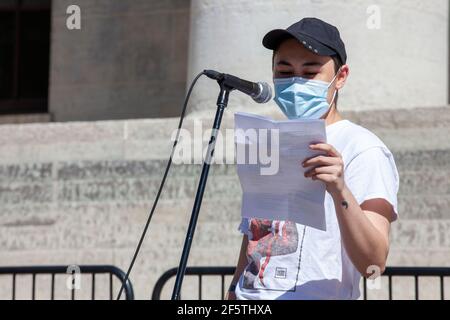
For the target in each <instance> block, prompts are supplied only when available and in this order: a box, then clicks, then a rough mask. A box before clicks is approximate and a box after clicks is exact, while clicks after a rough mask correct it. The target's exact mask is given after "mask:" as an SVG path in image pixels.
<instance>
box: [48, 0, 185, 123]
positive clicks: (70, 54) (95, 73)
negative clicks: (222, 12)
mask: <svg viewBox="0 0 450 320" xmlns="http://www.w3.org/2000/svg"><path fill="white" fill-rule="evenodd" d="M72 4H77V5H78V6H79V7H80V8H81V30H68V29H67V27H66V19H67V18H68V16H69V15H67V14H66V9H67V7H68V6H69V5H72ZM189 6H190V1H188V0H170V1H167V0H166V1H159V0H132V1H123V0H101V1H91V0H77V1H75V2H74V1H70V0H57V1H53V5H52V35H51V65H50V97H49V111H50V113H51V114H52V117H53V120H55V121H79V120H81V121H83V120H111V119H130V118H150V117H153V118H155V117H170V116H175V115H177V114H178V109H179V105H180V104H181V102H182V101H183V97H184V93H185V87H186V72H187V47H188V41H189V40H188V39H189Z"/></svg>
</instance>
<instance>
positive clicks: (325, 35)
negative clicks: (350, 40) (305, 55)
mask: <svg viewBox="0 0 450 320" xmlns="http://www.w3.org/2000/svg"><path fill="white" fill-rule="evenodd" d="M289 38H294V39H297V40H298V41H300V43H301V44H303V46H304V47H305V48H306V49H308V50H311V51H312V52H314V53H316V54H318V55H321V56H337V57H338V59H339V60H340V62H341V63H342V64H345V63H346V61H347V53H346V52H345V45H344V42H343V41H342V39H341V36H340V34H339V30H338V29H337V28H336V27H335V26H333V25H331V24H329V23H326V22H325V21H322V20H320V19H317V18H303V19H302V20H300V21H299V22H296V23H294V24H293V25H292V26H290V27H289V28H287V29H286V30H284V29H275V30H272V31H270V32H269V33H267V34H266V35H265V36H264V39H263V41H262V43H263V46H264V47H266V48H267V49H271V50H275V49H277V48H278V46H279V45H280V43H281V42H283V41H284V40H286V39H289Z"/></svg>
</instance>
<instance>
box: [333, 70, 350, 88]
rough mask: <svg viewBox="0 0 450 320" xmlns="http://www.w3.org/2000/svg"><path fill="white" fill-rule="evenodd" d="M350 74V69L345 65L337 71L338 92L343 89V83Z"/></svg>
mask: <svg viewBox="0 0 450 320" xmlns="http://www.w3.org/2000/svg"><path fill="white" fill-rule="evenodd" d="M349 73H350V69H349V67H348V65H347V64H344V65H343V66H342V67H341V70H340V71H339V74H338V76H337V79H336V89H337V90H340V89H342V88H343V87H344V85H345V82H346V81H347V78H348V75H349Z"/></svg>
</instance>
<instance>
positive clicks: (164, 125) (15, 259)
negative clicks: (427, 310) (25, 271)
mask: <svg viewBox="0 0 450 320" xmlns="http://www.w3.org/2000/svg"><path fill="white" fill-rule="evenodd" d="M345 116H346V117H347V118H349V119H351V120H353V121H355V122H357V123H360V124H362V125H363V126H365V127H367V128H369V129H371V130H373V131H374V132H375V133H376V134H377V135H379V136H380V137H381V138H382V139H383V141H385V143H386V144H387V145H388V146H389V148H390V149H391V150H392V151H393V153H394V157H395V160H396V163H397V166H398V169H399V172H400V192H399V214H400V219H399V221H398V222H395V223H394V225H393V228H392V248H391V252H390V256H389V265H397V266H449V261H450V232H449V230H450V184H449V181H450V179H449V177H450V140H449V139H448V136H449V134H450V130H449V124H450V108H449V107H448V106H446V107H441V108H424V109H411V110H392V111H376V112H375V111H372V112H347V113H345ZM200 120H202V123H203V126H204V127H205V128H209V127H210V125H211V122H212V119H209V118H204V119H199V118H197V119H196V121H200ZM232 123H233V122H232V112H227V114H226V117H225V119H224V124H223V128H224V129H225V128H232ZM193 125H194V121H193V119H192V118H191V119H190V120H187V122H186V128H189V129H190V130H192V128H193ZM176 126H177V119H175V118H170V119H166V120H162V119H154V120H130V121H101V122H74V123H65V124H62V123H50V124H27V125H2V126H0V154H1V155H2V156H1V157H0V208H1V210H0V261H1V262H0V264H1V265H42V264H113V265H117V266H118V267H120V268H122V269H126V268H127V266H128V264H129V262H130V261H131V257H132V253H133V251H134V248H135V246H136V245H137V241H138V238H139V235H140V233H141V231H142V229H143V227H144V222H145V219H146V217H147V214H148V212H149V210H150V208H151V205H152V201H153V199H154V196H155V194H156V191H157V188H158V186H159V182H160V179H161V178H162V174H163V171H164V168H165V164H166V160H167V156H168V155H169V152H170V148H171V141H170V137H171V135H172V133H173V130H174V129H175V128H176ZM218 156H219V157H220V152H219V153H218ZM199 172H200V165H175V166H174V167H173V170H172V171H171V173H170V175H169V178H168V180H167V185H166V189H165V191H164V192H163V195H162V198H161V202H160V204H159V207H158V209H157V212H156V214H155V216H154V221H153V223H152V225H151V227H150V231H149V234H148V236H147V238H146V239H145V242H144V245H143V247H142V252H141V254H140V256H139V258H138V260H137V262H136V266H135V269H134V271H133V273H132V277H131V279H132V281H133V284H134V286H135V289H136V296H137V298H140V299H145V298H149V297H150V294H151V291H152V289H153V286H154V283H155V281H156V280H157V278H158V277H159V276H160V275H161V274H162V273H163V272H164V271H166V270H167V269H169V268H172V267H175V266H177V265H178V261H179V257H180V254H181V249H182V243H183V241H184V236H185V232H186V229H187V225H188V221H189V217H190V213H191V208H192V203H193V197H194V195H195V191H196V186H197V181H198V175H199ZM240 196H241V190H240V185H239V181H238V179H237V176H236V172H235V167H234V165H214V166H213V167H212V169H211V176H210V179H209V180H208V187H207V190H206V193H205V199H204V202H203V206H202V210H201V215H200V219H199V224H198V229H197V232H196V234H195V238H194V243H193V247H192V251H191V256H190V260H189V265H204V266H229V265H234V264H235V262H236V259H237V255H238V251H239V246H240V239H241V236H240V234H239V232H238V231H237V226H238V224H239V220H240ZM1 281H4V282H1ZM23 281H24V283H26V279H25V280H23ZM227 281H229V279H228V280H227ZM409 281H410V282H409V283H404V284H401V286H400V287H398V288H400V289H397V291H396V292H394V296H397V297H406V298H407V297H412V294H413V291H412V288H413V284H412V282H411V281H412V280H411V279H410V280H409ZM430 281H431V283H428V282H427V281H424V282H423V283H422V282H421V285H423V286H424V287H425V288H429V290H426V291H425V293H424V294H425V296H426V297H437V295H438V291H437V288H438V287H437V286H436V287H433V283H432V281H434V280H430ZM0 282H1V283H4V285H1V286H0V297H2V298H5V297H8V295H9V294H10V291H8V290H9V289H8V288H10V281H9V280H7V279H4V278H2V277H0ZM39 283H41V284H39ZM171 284H173V282H171V283H170V284H169V285H168V286H167V287H166V289H165V291H164V297H166V298H167V297H169V296H170V292H171V289H172V286H171ZM196 284H197V282H196V281H195V280H193V279H189V278H186V281H185V286H186V288H188V289H189V290H188V289H187V290H186V291H185V296H184V297H186V298H196V297H197V291H196V289H194V286H195V285H196ZM27 286H29V285H23V286H22V289H21V290H20V292H18V294H19V296H20V294H21V295H22V297H27V294H28V296H29V293H26V291H27V290H28V289H29V287H27ZM64 286H65V279H64V278H62V279H60V280H59V282H58V288H59V289H58V290H60V291H61V293H62V294H63V295H64V294H66V292H65V291H64ZM100 286H101V284H98V287H100ZM38 288H40V289H39V295H38V297H41V298H45V297H48V292H47V291H46V290H47V289H46V288H48V285H47V284H45V283H44V281H43V280H42V281H41V282H38ZM190 288H192V290H191V289H190ZM405 288H406V289H405ZM408 288H409V289H408ZM89 290H90V289H89V286H86V287H85V289H84V290H83V289H82V290H81V292H79V293H77V295H79V296H87V295H88V293H89ZM219 290H220V279H210V280H208V281H207V280H204V293H205V295H206V296H208V297H210V298H220V293H219ZM399 290H400V291H399ZM28 292H29V291H28ZM371 294H374V295H376V296H379V297H385V296H386V295H384V293H383V292H374V293H372V292H371Z"/></svg>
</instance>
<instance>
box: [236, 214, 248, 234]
mask: <svg viewBox="0 0 450 320" xmlns="http://www.w3.org/2000/svg"><path fill="white" fill-rule="evenodd" d="M248 227H249V222H248V219H247V218H242V220H241V223H240V224H239V227H238V230H239V231H240V232H241V233H242V234H244V235H245V234H248V229H249V228H248Z"/></svg>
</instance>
